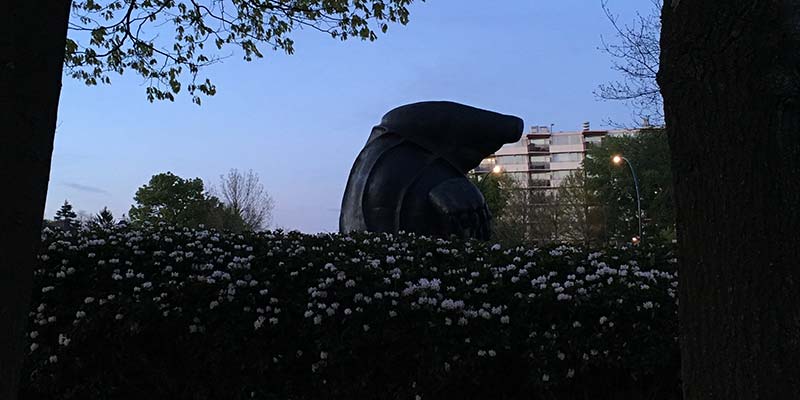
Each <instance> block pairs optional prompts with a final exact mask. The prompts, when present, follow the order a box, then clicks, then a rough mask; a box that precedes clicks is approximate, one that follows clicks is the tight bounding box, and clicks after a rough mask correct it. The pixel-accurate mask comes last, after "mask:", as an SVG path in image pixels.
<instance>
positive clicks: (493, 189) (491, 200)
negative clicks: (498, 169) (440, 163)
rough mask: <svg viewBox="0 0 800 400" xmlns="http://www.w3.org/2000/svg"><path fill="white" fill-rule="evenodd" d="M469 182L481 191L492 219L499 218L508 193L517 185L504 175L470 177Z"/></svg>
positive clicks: (505, 204) (492, 174) (503, 210)
mask: <svg viewBox="0 0 800 400" xmlns="http://www.w3.org/2000/svg"><path fill="white" fill-rule="evenodd" d="M470 181H471V182H472V183H473V184H474V185H475V186H476V187H477V188H478V190H480V191H481V194H483V198H484V200H486V206H487V207H489V211H490V212H491V213H492V218H493V219H495V220H496V219H498V218H500V217H501V216H502V215H503V213H504V212H505V208H506V206H507V205H508V201H509V196H510V194H509V191H510V190H511V189H516V188H519V185H518V184H517V183H516V182H515V181H514V180H513V178H511V177H510V176H508V175H506V174H495V173H491V174H481V175H477V174H476V175H472V176H470Z"/></svg>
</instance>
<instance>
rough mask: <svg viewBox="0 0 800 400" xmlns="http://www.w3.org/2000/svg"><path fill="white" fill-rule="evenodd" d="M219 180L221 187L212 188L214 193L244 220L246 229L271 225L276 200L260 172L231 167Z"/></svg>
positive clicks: (254, 229)
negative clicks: (242, 170) (267, 188)
mask: <svg viewBox="0 0 800 400" xmlns="http://www.w3.org/2000/svg"><path fill="white" fill-rule="evenodd" d="M219 180H220V182H219V189H218V190H212V193H215V194H217V195H218V197H219V198H220V200H221V201H222V202H223V203H224V204H225V206H226V207H227V208H229V209H230V211H231V212H233V213H235V214H237V215H238V216H239V217H240V218H241V219H242V221H244V229H246V230H249V231H260V230H262V229H266V228H268V227H269V226H270V224H271V223H272V210H273V209H274V208H275V202H274V201H273V200H272V197H271V196H270V195H269V193H268V192H267V191H266V190H265V189H264V185H262V184H261V182H260V180H259V177H258V174H256V173H255V172H253V170H252V169H251V170H248V171H247V172H246V173H242V172H240V171H239V170H237V169H231V170H230V171H228V174H227V175H220V177H219ZM217 192H218V193H217Z"/></svg>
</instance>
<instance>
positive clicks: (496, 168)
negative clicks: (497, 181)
mask: <svg viewBox="0 0 800 400" xmlns="http://www.w3.org/2000/svg"><path fill="white" fill-rule="evenodd" d="M501 172H503V167H501V166H499V165H495V166H494V168H492V173H493V174H499V173H501Z"/></svg>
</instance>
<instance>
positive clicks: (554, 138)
mask: <svg viewBox="0 0 800 400" xmlns="http://www.w3.org/2000/svg"><path fill="white" fill-rule="evenodd" d="M582 128H583V129H581V130H579V131H567V132H563V131H562V132H553V131H552V127H549V126H533V127H531V128H530V131H529V132H527V133H526V134H523V135H522V138H521V139H520V140H519V141H517V142H515V143H509V144H506V145H504V146H503V147H502V148H500V150H498V151H497V152H496V153H495V154H492V155H491V156H489V157H487V158H485V159H484V160H483V161H482V162H481V164H480V165H479V166H478V167H477V168H475V169H474V170H473V171H472V173H473V174H477V175H481V174H487V173H503V174H506V175H508V176H510V177H512V178H514V179H515V180H516V181H517V182H518V183H519V185H520V186H521V187H524V188H530V189H541V190H544V191H553V190H555V189H557V188H558V187H559V186H561V184H562V182H563V180H564V179H565V178H566V177H567V176H569V175H570V174H571V173H573V172H574V171H576V170H578V169H580V168H581V163H582V162H583V159H584V157H585V154H586V148H587V146H588V145H591V144H592V143H599V142H600V141H602V140H603V138H604V137H606V136H621V135H628V134H634V133H636V131H635V130H592V129H590V126H589V123H588V122H584V123H583V127H582Z"/></svg>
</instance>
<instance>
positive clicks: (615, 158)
mask: <svg viewBox="0 0 800 400" xmlns="http://www.w3.org/2000/svg"><path fill="white" fill-rule="evenodd" d="M623 161H625V162H626V163H628V167H630V169H631V175H633V187H634V188H635V189H636V211H637V213H636V215H637V217H639V236H638V237H635V238H633V239H632V242H633V243H634V244H638V243H639V242H640V241H641V240H642V197H641V196H640V195H639V179H637V178H636V171H634V170H633V164H631V161H630V160H628V159H627V158H625V157H623V156H621V155H619V154H616V155H614V156H613V157H611V162H613V163H614V164H616V165H620V164H622V162H623Z"/></svg>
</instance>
